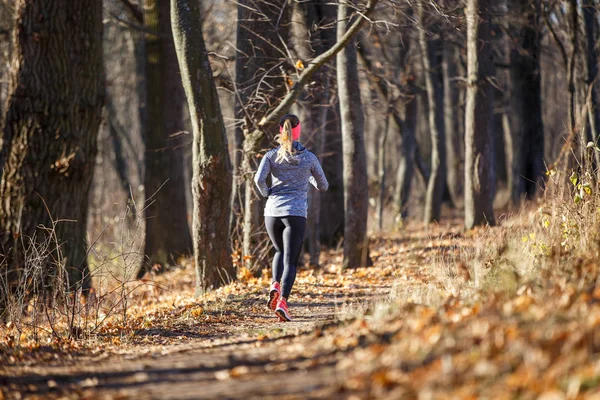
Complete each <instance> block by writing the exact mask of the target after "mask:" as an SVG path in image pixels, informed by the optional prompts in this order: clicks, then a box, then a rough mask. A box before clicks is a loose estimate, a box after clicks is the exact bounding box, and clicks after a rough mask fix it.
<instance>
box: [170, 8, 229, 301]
mask: <svg viewBox="0 0 600 400" xmlns="http://www.w3.org/2000/svg"><path fill="white" fill-rule="evenodd" d="M171 19H172V26H173V39H174V42H175V48H176V51H177V58H178V60H179V65H180V67H181V77H182V80H183V87H184V88H185V94H186V96H187V99H188V106H189V110H190V118H191V122H192V126H193V130H194V137H193V146H192V149H193V159H194V161H193V162H194V166H193V178H192V193H193V199H194V214H193V235H194V261H195V262H196V286H197V288H198V289H199V290H202V291H203V290H206V289H208V288H210V287H217V286H220V285H221V284H223V283H226V282H228V281H230V280H232V279H235V271H234V268H233V264H232V262H231V245H230V240H229V230H228V229H227V226H228V225H227V224H228V222H229V212H230V195H231V181H232V177H231V167H230V162H229V152H228V147H227V136H226V132H225V124H224V123H223V116H222V114H221V106H220V104H219V97H218V95H217V88H216V86H215V83H214V80H213V75H212V70H211V66H210V63H209V60H208V53H207V51H206V47H205V45H204V38H203V34H202V24H201V10H200V4H199V3H198V2H196V1H194V0H172V1H171Z"/></svg>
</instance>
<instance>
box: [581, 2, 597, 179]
mask: <svg viewBox="0 0 600 400" xmlns="http://www.w3.org/2000/svg"><path fill="white" fill-rule="evenodd" d="M596 6H597V2H596V1H594V0H583V1H582V3H581V7H582V12H583V25H584V35H585V49H586V51H585V69H586V77H585V78H586V80H585V95H586V102H587V110H588V128H589V135H588V136H589V138H590V140H592V141H593V142H594V144H595V145H596V146H598V145H599V129H600V108H599V105H598V96H597V94H596V90H594V89H593V88H594V87H595V86H596V84H597V83H598V82H597V80H598V52H597V50H596V43H597V42H598V12H597V10H596ZM590 86H591V87H592V89H591V90H589V89H588V87H590ZM588 91H589V96H588V95H587V93H588ZM586 148H587V146H586ZM594 156H595V163H596V165H595V167H596V178H597V179H600V151H594Z"/></svg>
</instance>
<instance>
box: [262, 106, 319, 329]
mask: <svg viewBox="0 0 600 400" xmlns="http://www.w3.org/2000/svg"><path fill="white" fill-rule="evenodd" d="M299 138H300V120H299V119H298V117H297V116H295V115H293V114H286V115H284V116H283V117H281V120H280V121H279V135H278V136H276V138H275V139H276V140H277V143H278V144H279V146H278V147H276V148H274V149H272V150H270V151H268V152H267V154H265V156H264V157H263V159H262V161H261V163H260V166H259V167H258V171H256V175H255V176H254V182H255V183H256V186H258V190H260V193H261V194H262V195H263V196H264V197H268V199H267V204H266V206H265V225H266V227H267V232H268V233H269V237H270V238H271V242H273V247H275V251H276V253H275V257H274V258H273V280H272V283H271V289H270V290H269V301H268V303H267V305H268V307H269V308H270V309H271V310H275V313H276V314H277V316H278V317H279V319H280V320H281V321H291V320H292V317H291V316H290V313H289V311H288V306H287V299H288V297H289V296H290V292H291V291H292V286H293V285H294V280H295V279H296V267H297V263H298V257H299V256H300V250H301V248H302V241H303V240H304V228H305V226H306V214H307V209H308V201H307V194H308V183H309V182H310V183H311V184H312V185H313V186H314V187H316V188H317V189H318V190H319V191H326V190H327V188H328V187H329V183H327V179H326V178H325V174H324V173H323V169H322V168H321V164H319V160H318V159H317V157H316V156H315V155H314V154H313V153H311V152H310V151H308V150H306V149H305V148H304V146H302V145H301V144H300V143H299V142H298V139H299ZM269 174H271V187H268V186H267V176H268V175H269Z"/></svg>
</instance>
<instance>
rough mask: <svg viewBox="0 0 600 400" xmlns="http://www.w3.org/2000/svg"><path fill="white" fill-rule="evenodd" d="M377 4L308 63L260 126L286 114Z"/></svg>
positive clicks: (370, 5)
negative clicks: (306, 86) (340, 37)
mask: <svg viewBox="0 0 600 400" xmlns="http://www.w3.org/2000/svg"><path fill="white" fill-rule="evenodd" d="M376 4H377V0H369V1H368V3H367V7H366V9H365V11H364V12H363V13H360V14H359V16H358V17H357V19H356V21H354V23H353V24H352V26H351V27H350V28H349V29H348V30H347V31H346V33H345V34H344V36H343V37H342V39H341V40H340V41H339V42H337V43H336V44H335V45H333V46H332V47H331V48H330V49H329V50H327V51H325V52H324V53H322V54H320V55H319V56H318V57H317V58H315V59H314V60H313V61H312V62H311V63H310V64H309V65H308V67H307V68H306V69H305V70H304V72H302V74H300V76H299V77H298V81H297V82H296V84H295V85H294V87H293V88H292V90H290V92H289V93H288V94H287V95H286V96H285V97H284V98H283V100H282V101H281V103H279V105H278V106H277V107H276V108H275V109H274V110H273V111H271V112H270V113H269V114H268V115H266V116H265V117H263V118H262V119H261V120H260V122H259V123H258V127H259V128H264V127H265V126H266V125H269V124H272V123H275V122H277V121H278V120H279V118H280V117H281V116H282V115H283V114H285V112H286V111H287V110H288V109H289V108H290V107H291V106H292V104H294V102H295V101H296V100H297V99H298V97H299V96H300V94H301V92H302V89H304V86H305V85H306V84H307V83H308V81H309V80H310V78H311V77H312V76H313V75H314V73H315V72H317V71H318V70H319V68H321V66H322V65H323V64H325V63H326V62H328V61H329V60H330V59H331V58H333V57H334V56H335V55H336V54H337V53H338V52H339V51H340V50H342V49H343V48H344V47H345V46H346V44H347V43H348V42H349V41H350V39H351V38H352V37H354V35H355V34H356V33H358V31H359V30H360V29H361V28H362V25H363V23H364V22H365V21H366V18H367V17H368V16H369V15H370V14H371V13H372V12H373V10H374V8H375V5H376ZM263 134H264V133H263V132H262V130H256V131H254V132H253V133H252V135H256V136H257V137H258V138H260V137H262V135H263Z"/></svg>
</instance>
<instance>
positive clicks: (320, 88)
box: [292, 0, 344, 266]
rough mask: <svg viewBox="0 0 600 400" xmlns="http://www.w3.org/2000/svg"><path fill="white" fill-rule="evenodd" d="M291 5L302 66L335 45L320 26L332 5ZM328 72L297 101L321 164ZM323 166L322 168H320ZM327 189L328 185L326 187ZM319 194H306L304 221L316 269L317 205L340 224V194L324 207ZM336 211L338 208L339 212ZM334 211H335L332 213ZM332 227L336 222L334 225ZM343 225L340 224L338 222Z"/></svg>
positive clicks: (329, 116)
mask: <svg viewBox="0 0 600 400" xmlns="http://www.w3.org/2000/svg"><path fill="white" fill-rule="evenodd" d="M294 4H295V7H296V9H295V14H294V16H293V17H292V21H294V24H293V26H294V29H293V32H292V36H293V37H294V38H296V40H295V44H296V46H295V48H296V50H297V52H298V54H299V56H300V59H302V60H303V62H304V63H307V62H310V60H312V59H314V58H315V57H316V56H317V55H318V54H322V53H323V52H325V51H326V50H327V49H328V48H330V47H331V46H333V45H334V44H335V29H324V28H323V25H325V24H331V23H333V22H334V21H335V18H336V12H335V6H333V5H331V4H327V3H326V1H325V0H318V1H313V2H297V3H294ZM329 74H330V72H329V71H319V72H317V73H316V74H315V78H314V79H313V80H314V82H318V83H319V84H317V85H311V86H309V87H308V88H307V90H306V92H305V95H304V96H303V98H302V100H301V104H302V105H301V107H300V109H301V112H300V114H301V115H300V119H301V120H302V130H303V137H302V139H301V140H302V141H303V143H304V145H305V146H307V147H308V148H311V150H313V151H314V152H315V154H316V155H317V157H318V158H319V161H320V162H321V164H322V165H324V161H325V160H324V159H325V156H324V154H325V146H326V143H327V135H328V133H329V132H328V130H327V127H328V126H329V124H330V123H331V122H334V121H335V120H334V117H335V115H334V113H333V112H330V110H329V109H330V108H331V105H330V100H331V96H330V93H329V92H330V89H331V78H330V76H329ZM337 145H338V149H337V150H336V151H335V153H341V151H340V150H341V149H340V148H341V143H340V142H338V143H337ZM324 166H325V165H324ZM325 175H326V176H327V178H328V179H329V180H330V182H331V175H330V174H328V171H326V174H325ZM330 187H331V186H330ZM323 198H324V196H323V193H321V192H319V191H316V190H310V191H309V193H308V221H307V225H306V228H307V229H306V240H305V243H306V247H307V249H308V252H309V254H310V264H311V265H315V266H317V265H318V264H319V255H320V250H321V249H320V248H321V236H322V233H323V231H322V229H321V227H322V226H323V224H322V223H321V209H322V207H321V205H322V204H323V206H324V207H323V208H326V209H327V213H328V214H329V217H331V216H332V215H331V214H330V213H332V212H333V213H334V214H333V217H334V218H335V215H336V214H337V215H338V216H339V220H341V221H343V218H344V216H343V208H344V203H343V195H342V198H341V199H340V202H339V203H337V204H335V203H333V204H326V203H325V202H323ZM337 209H342V212H341V213H340V212H339V211H337ZM336 211H337V212H336ZM334 225H337V223H335V222H334ZM342 225H343V222H342ZM323 239H324V241H325V242H331V241H332V237H330V236H329V235H326V236H325V237H324V238H323Z"/></svg>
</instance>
